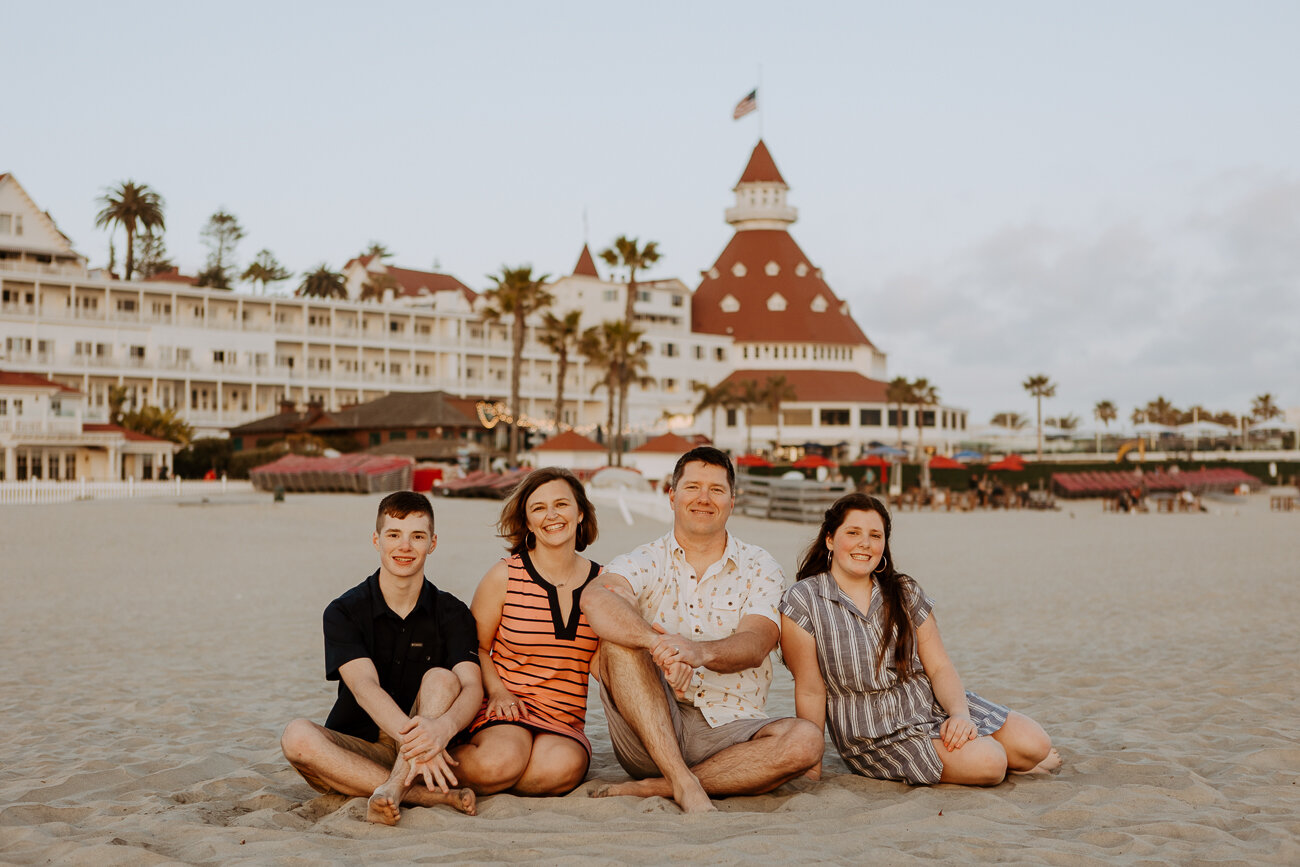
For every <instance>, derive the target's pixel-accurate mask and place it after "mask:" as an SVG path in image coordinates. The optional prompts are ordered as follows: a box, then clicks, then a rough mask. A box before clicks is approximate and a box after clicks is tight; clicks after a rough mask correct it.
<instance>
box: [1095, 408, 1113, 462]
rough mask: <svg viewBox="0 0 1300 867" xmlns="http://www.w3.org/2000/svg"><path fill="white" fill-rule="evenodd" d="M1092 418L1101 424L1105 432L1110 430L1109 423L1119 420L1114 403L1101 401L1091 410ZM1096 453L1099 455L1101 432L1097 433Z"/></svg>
mask: <svg viewBox="0 0 1300 867" xmlns="http://www.w3.org/2000/svg"><path fill="white" fill-rule="evenodd" d="M1092 417H1093V418H1095V419H1096V420H1097V421H1099V422H1101V423H1102V425H1103V426H1104V427H1105V428H1106V430H1107V431H1109V430H1110V423H1111V422H1113V421H1114V420H1115V419H1117V418H1119V410H1117V409H1116V408H1115V403H1114V402H1113V401H1109V400H1101V401H1098V402H1097V405H1096V406H1094V407H1093V408H1092ZM1097 452H1098V454H1100V453H1101V431H1097Z"/></svg>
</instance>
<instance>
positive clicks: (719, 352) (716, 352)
mask: <svg viewBox="0 0 1300 867" xmlns="http://www.w3.org/2000/svg"><path fill="white" fill-rule="evenodd" d="M713 359H714V361H726V360H727V350H726V349H725V348H724V347H721V346H715V347H714V348H713Z"/></svg>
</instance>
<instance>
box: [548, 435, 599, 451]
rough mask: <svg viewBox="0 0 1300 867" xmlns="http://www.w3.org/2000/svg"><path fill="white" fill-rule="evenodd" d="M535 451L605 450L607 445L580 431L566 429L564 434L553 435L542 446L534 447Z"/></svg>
mask: <svg viewBox="0 0 1300 867" xmlns="http://www.w3.org/2000/svg"><path fill="white" fill-rule="evenodd" d="M533 451H535V452H603V451H605V447H604V446H602V445H601V444H600V443H598V442H596V441H595V440H590V439H587V437H585V436H583V435H582V434H580V433H577V432H575V431H571V430H566V431H565V432H564V433H562V434H557V435H556V436H553V437H551V438H550V439H548V440H547V441H546V442H544V443H542V444H541V445H540V446H535V447H534V448H533Z"/></svg>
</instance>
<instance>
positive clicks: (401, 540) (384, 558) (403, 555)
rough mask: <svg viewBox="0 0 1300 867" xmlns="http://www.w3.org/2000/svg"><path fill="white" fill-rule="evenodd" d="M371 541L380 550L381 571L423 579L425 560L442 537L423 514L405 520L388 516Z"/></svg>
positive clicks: (391, 575)
mask: <svg viewBox="0 0 1300 867" xmlns="http://www.w3.org/2000/svg"><path fill="white" fill-rule="evenodd" d="M371 541H373V542H374V545H375V549H376V550H377V551H379V568H380V571H381V572H382V573H383V574H386V575H387V576H388V577H390V578H395V579H399V580H404V579H409V578H420V577H423V575H424V560H425V558H426V557H428V556H429V554H430V553H432V551H433V549H434V548H436V547H438V537H437V536H435V535H434V533H433V528H432V527H431V525H430V523H429V516H428V515H426V514H424V513H423V512H411V513H410V514H408V515H407V516H406V517H404V518H394V517H393V516H392V515H384V518H383V523H382V524H380V527H379V529H378V530H377V531H375V535H374V536H373V537H372V539H371Z"/></svg>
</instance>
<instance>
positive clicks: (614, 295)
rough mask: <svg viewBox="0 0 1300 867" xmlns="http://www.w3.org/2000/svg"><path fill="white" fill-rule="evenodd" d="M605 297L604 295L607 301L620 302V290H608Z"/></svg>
mask: <svg viewBox="0 0 1300 867" xmlns="http://www.w3.org/2000/svg"><path fill="white" fill-rule="evenodd" d="M603 295H604V298H605V300H606V301H617V300H618V290H617V289H606V290H605V291H604V293H603Z"/></svg>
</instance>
